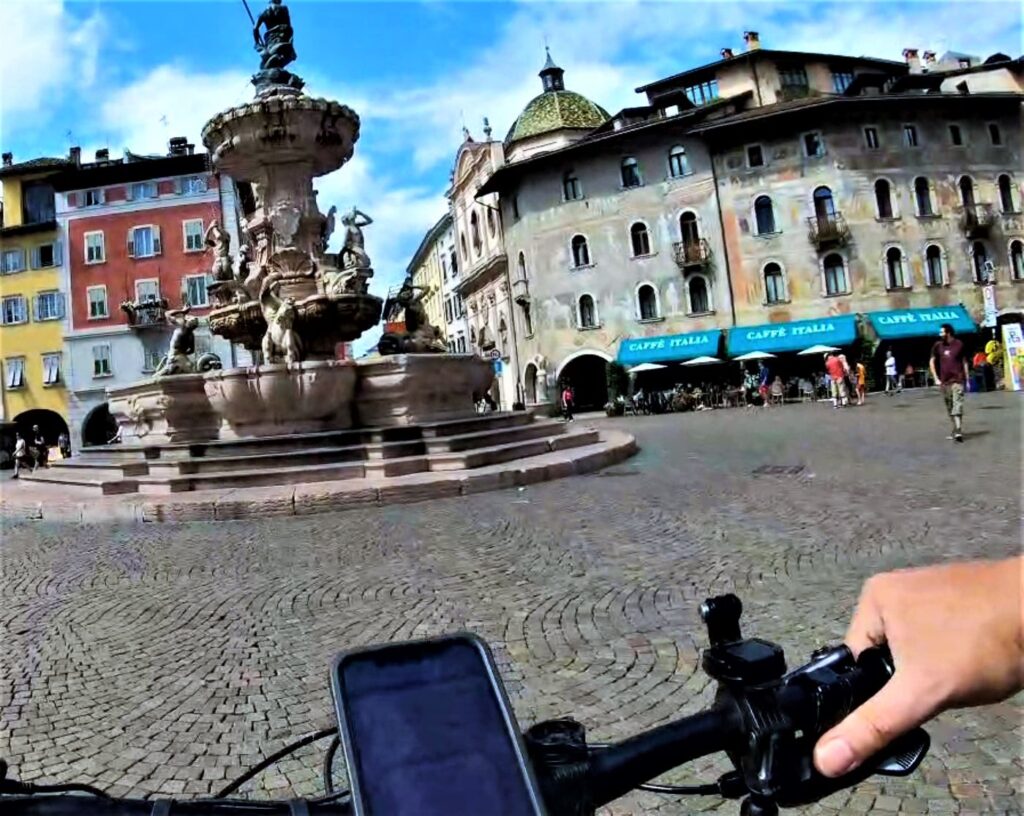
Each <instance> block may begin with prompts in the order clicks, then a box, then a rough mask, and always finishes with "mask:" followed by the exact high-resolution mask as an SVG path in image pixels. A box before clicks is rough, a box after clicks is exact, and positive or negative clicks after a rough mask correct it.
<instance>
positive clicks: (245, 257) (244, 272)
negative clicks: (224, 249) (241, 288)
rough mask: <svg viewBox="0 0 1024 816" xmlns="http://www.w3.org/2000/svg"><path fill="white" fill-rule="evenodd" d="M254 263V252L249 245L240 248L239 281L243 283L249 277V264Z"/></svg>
mask: <svg viewBox="0 0 1024 816" xmlns="http://www.w3.org/2000/svg"><path fill="white" fill-rule="evenodd" d="M251 262H252V250H251V249H250V248H249V245H248V244H242V245H241V246H240V247H239V248H238V280H240V281H242V282H243V283H244V282H245V280H246V279H247V278H248V277H249V264H250V263H251Z"/></svg>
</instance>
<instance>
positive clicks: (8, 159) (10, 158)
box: [3, 153, 14, 167]
mask: <svg viewBox="0 0 1024 816" xmlns="http://www.w3.org/2000/svg"><path fill="white" fill-rule="evenodd" d="M3 159H4V167H10V166H11V165H12V164H14V154H13V153H4V156H3Z"/></svg>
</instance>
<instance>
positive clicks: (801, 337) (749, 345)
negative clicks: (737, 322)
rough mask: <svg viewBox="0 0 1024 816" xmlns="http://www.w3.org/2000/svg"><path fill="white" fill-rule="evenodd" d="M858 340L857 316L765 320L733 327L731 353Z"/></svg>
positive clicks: (798, 348) (775, 350)
mask: <svg viewBox="0 0 1024 816" xmlns="http://www.w3.org/2000/svg"><path fill="white" fill-rule="evenodd" d="M856 339H857V316H856V315H852V314H851V315H834V316H832V317H822V318H818V319H816V320H794V321H793V322H791V323H764V324H762V325H760V326H737V327H736V328H734V329H729V356H730V357H738V356H739V355H741V354H746V353H748V352H751V351H767V352H770V353H773V354H774V353H776V352H783V351H801V350H803V349H805V348H810V347H811V346H816V345H818V344H822V345H826V346H848V345H850V343H852V342H853V341H854V340H856Z"/></svg>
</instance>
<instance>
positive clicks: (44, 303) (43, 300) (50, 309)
mask: <svg viewBox="0 0 1024 816" xmlns="http://www.w3.org/2000/svg"><path fill="white" fill-rule="evenodd" d="M62 317H64V295H62V294H61V293H60V292H40V293H39V294H38V295H37V296H36V320H60V318H62Z"/></svg>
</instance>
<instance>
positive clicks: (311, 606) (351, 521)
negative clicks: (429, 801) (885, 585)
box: [0, 394, 1024, 814]
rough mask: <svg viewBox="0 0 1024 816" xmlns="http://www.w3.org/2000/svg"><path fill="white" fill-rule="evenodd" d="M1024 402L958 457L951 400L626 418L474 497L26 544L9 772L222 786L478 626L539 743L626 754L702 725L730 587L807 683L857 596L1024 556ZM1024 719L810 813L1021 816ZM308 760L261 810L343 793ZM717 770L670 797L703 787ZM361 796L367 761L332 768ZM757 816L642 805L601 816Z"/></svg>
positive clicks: (11, 620)
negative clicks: (566, 470) (560, 734)
mask: <svg viewBox="0 0 1024 816" xmlns="http://www.w3.org/2000/svg"><path fill="white" fill-rule="evenodd" d="M1021 413H1022V412H1021V407H1020V401H1019V400H1018V399H1016V398H1015V397H1014V396H1013V395H1004V394H996V395H980V396H975V397H972V398H971V399H970V400H969V402H968V407H967V431H968V439H967V444H965V445H961V446H953V445H952V444H951V443H948V442H946V441H945V440H944V439H943V437H944V435H945V433H946V428H945V425H944V422H943V417H942V407H941V401H940V400H939V398H938V397H937V396H935V395H934V394H919V395H906V396H903V397H898V398H894V399H892V400H886V399H884V398H879V397H876V398H874V399H873V400H872V402H871V403H870V404H869V405H868V406H867V407H866V408H861V409H855V410H849V411H846V412H838V411H832V410H831V409H829V408H827V407H825V406H822V405H807V406H792V407H788V406H787V407H785V408H783V409H778V410H771V411H760V410H756V411H739V410H735V411H722V412H711V413H705V414H689V415H669V416H662V417H643V418H629V419H624V420H617V421H614V422H613V421H609V423H610V425H611V426H612V427H616V428H625V429H628V430H629V431H630V432H631V433H635V434H636V435H637V438H638V441H639V443H640V445H641V453H640V454H639V455H638V456H637V457H635V458H633V459H631V460H628V461H626V462H624V463H621V464H619V465H617V466H615V467H614V468H612V469H609V470H605V471H600V472H598V473H595V474H592V475H589V476H581V477H576V478H570V479H564V480H560V481H556V482H551V483H547V484H539V485H533V486H530V487H526V488H522V489H515V490H510V491H499V492H495V493H486V494H481V495H479V496H471V497H461V498H454V499H444V500H439V501H435V502H430V503H427V504H419V505H402V506H394V507H384V508H368V509H366V510H350V511H348V512H345V513H342V514H326V515H319V516H311V517H295V518H280V519H273V518H271V519H261V520H253V521H233V522H220V523H190V524H164V525H134V524H125V525H106V526H103V525H61V524H51V523H47V522H18V523H7V524H5V526H4V530H3V542H2V550H0V556H2V558H0V571H2V585H0V590H2V597H3V599H4V602H3V604H2V605H0V637H2V642H3V643H4V658H3V660H2V661H0V755H2V756H4V757H6V758H7V759H8V760H9V761H11V765H12V771H13V773H14V774H15V775H17V776H19V777H20V778H23V779H27V780H47V781H69V780H78V781H84V782H90V783H93V784H97V785H100V786H102V787H104V788H106V789H108V790H110V791H111V792H112V793H116V794H122V795H124V794H130V795H142V794H144V793H155V794H163V795H186V796H187V795H199V794H207V793H209V792H211V791H212V790H215V789H216V788H218V787H219V786H221V785H223V783H224V780H225V779H229V778H232V777H234V776H236V775H238V774H239V773H240V772H241V771H242V770H243V769H244V768H246V767H248V766H249V765H251V764H254V763H255V762H256V761H258V759H259V758H260V757H261V756H263V755H265V754H267V753H270V752H271V751H273V750H276V748H278V747H279V746H281V745H283V744H284V743H285V742H287V741H288V740H290V739H291V738H294V737H296V736H299V735H301V734H303V733H306V732H308V731H311V730H313V729H314V728H318V727H323V726H327V725H330V724H331V723H332V722H333V714H332V711H331V704H330V695H329V691H328V687H327V667H328V663H329V659H330V657H331V655H332V654H334V653H335V652H337V651H338V650H340V649H342V648H346V647H351V646H354V645H357V644H364V643H371V642H375V641H383V640H392V639H400V638H413V637H420V636H424V635H429V634H435V633H439V632H444V631H451V630H453V629H459V628H467V629H471V630H474V631H476V632H478V633H480V634H481V635H482V636H484V637H485V638H486V639H487V640H488V641H490V642H491V643H492V645H493V647H494V649H495V653H496V655H497V657H498V660H499V663H500V666H501V669H502V673H503V675H504V677H505V680H506V683H507V685H508V688H509V693H510V695H511V697H512V699H513V703H514V705H515V707H516V711H517V714H518V716H519V719H520V722H521V724H523V725H524V727H525V726H526V725H528V724H529V723H531V722H533V721H535V720H537V719H540V718H545V717H550V716H555V715H563V714H568V713H572V714H573V715H574V716H576V717H577V718H578V719H580V720H581V721H582V722H584V724H585V725H586V726H587V729H588V733H589V735H590V736H591V738H592V739H594V740H608V739H616V738H621V737H623V736H626V735H628V734H630V733H633V732H636V731H638V730H640V729H642V728H648V727H650V726H653V725H656V724H658V723H661V722H665V721H667V720H668V719H671V718H674V717H677V716H680V715H683V714H686V713H691V712H693V711H695V710H697V709H699V708H702V707H704V706H706V705H707V704H708V702H709V700H710V695H711V693H712V691H713V688H712V686H711V684H710V683H709V682H708V681H707V679H706V678H705V676H704V675H703V674H702V673H701V671H700V669H699V649H700V648H701V647H702V645H703V644H704V639H705V635H704V631H703V628H702V625H701V623H700V620H699V616H698V614H697V606H698V604H699V602H700V601H701V600H702V599H703V598H704V597H706V596H707V595H709V594H713V593H717V592H722V591H726V590H729V591H735V592H737V593H738V594H739V595H740V596H741V597H742V598H743V601H744V605H745V610H746V611H745V614H744V626H745V630H746V631H747V632H748V633H752V634H757V635H759V636H761V637H766V638H769V639H772V640H775V641H777V642H779V643H781V644H782V645H783V646H785V647H786V650H787V655H788V657H789V661H790V663H791V664H795V663H796V662H797V661H799V660H802V659H804V658H805V657H806V656H807V655H808V654H809V653H810V651H811V650H812V649H813V648H815V647H816V646H818V645H821V644H823V643H826V642H831V641H835V640H837V639H839V638H841V637H842V634H843V631H844V629H845V624H846V621H847V620H848V618H849V614H850V611H851V609H852V605H853V603H854V601H855V599H856V595H857V592H858V589H859V587H860V584H861V582H862V581H863V580H864V579H865V578H866V577H868V576H869V575H870V574H872V573H874V572H877V571H879V570H883V569H891V568H895V567H899V566H905V565H912V564H922V563H930V562H934V561H939V560H944V559H949V558H958V557H968V556H1002V555H1005V554H1010V553H1013V552H1016V551H1017V550H1018V548H1019V529H1020V520H1021V519H1020V512H1019V508H1020V466H1021V461H1020V442H1021V440H1020V427H1021ZM1020 703H1021V700H1020V698H1018V699H1016V700H1014V701H1010V702H1007V703H1004V704H1002V705H998V706H992V707H989V708H985V709H974V710H971V711H962V712H956V713H950V714H947V715H944V716H943V717H941V718H940V719H938V720H937V721H935V722H933V723H932V724H931V725H930V726H929V731H930V733H931V734H932V738H933V749H932V752H931V754H930V756H929V758H928V759H927V760H926V763H925V765H924V766H923V768H922V770H921V771H920V772H918V773H917V774H916V775H914V776H913V777H911V778H908V779H903V780H892V779H875V780H871V781H870V782H868V783H866V784H863V785H861V786H859V787H858V788H856V789H854V790H851V791H847V792H843V793H840V794H837V795H835V796H833V797H830V798H829V799H826V800H825V801H823V802H821V803H819V804H817V805H813V806H810V807H807V808H803V809H802V810H801V811H800V812H803V813H823V814H839V813H843V814H846V813H853V814H860V813H876V814H887V813H895V812H901V813H942V814H952V813H960V814H970V813H1021V812H1022V808H1021V792H1022V790H1021V789H1022V781H1021V780H1022V778H1024V774H1022V770H1024V769H1022V760H1021V744H1022V737H1024V727H1022V717H1021V714H1022V710H1021V706H1020ZM323 747H324V746H322V745H321V746H318V747H316V748H315V749H314V748H310V749H307V750H304V751H303V752H302V753H300V754H298V755H296V756H295V757H294V758H292V759H288V760H285V761H283V762H281V763H280V764H279V765H278V766H276V767H274V768H272V769H270V770H269V771H268V772H266V773H265V774H263V775H261V776H260V777H258V778H257V779H256V780H254V781H253V782H252V783H250V784H249V785H248V786H247V788H246V789H245V790H246V791H247V793H248V794H249V795H252V796H273V797H275V798H283V797H287V796H293V795H315V794H317V793H318V792H319V785H320V783H319V753H318V751H319V750H320V749H322V748H323ZM724 767H725V766H724V765H723V763H722V761H721V760H720V759H708V760H704V761H700V762H697V763H693V764H692V765H691V766H688V767H686V768H683V769H679V770H677V771H676V772H674V773H673V774H671V775H669V776H668V777H667V778H669V779H672V780H676V781H683V780H687V781H692V780H705V779H709V778H713V777H714V776H715V775H716V774H717V773H719V772H720V771H722V770H724ZM337 776H338V779H339V782H343V780H344V769H343V768H342V767H340V766H339V767H338V769H337ZM706 810H719V811H721V812H722V813H735V812H738V808H737V803H735V802H725V803H722V802H720V801H717V800H714V799H712V798H707V797H702V798H696V799H693V798H687V799H675V798H671V797H664V796H659V795H655V794H643V793H637V794H631V795H630V796H627V797H624V798H623V799H620V800H619V801H617V802H615V803H614V804H613V805H612V806H611V807H610V808H607V809H605V811H604V812H605V813H614V814H632V813H663V814H684V813H690V812H697V811H706Z"/></svg>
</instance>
